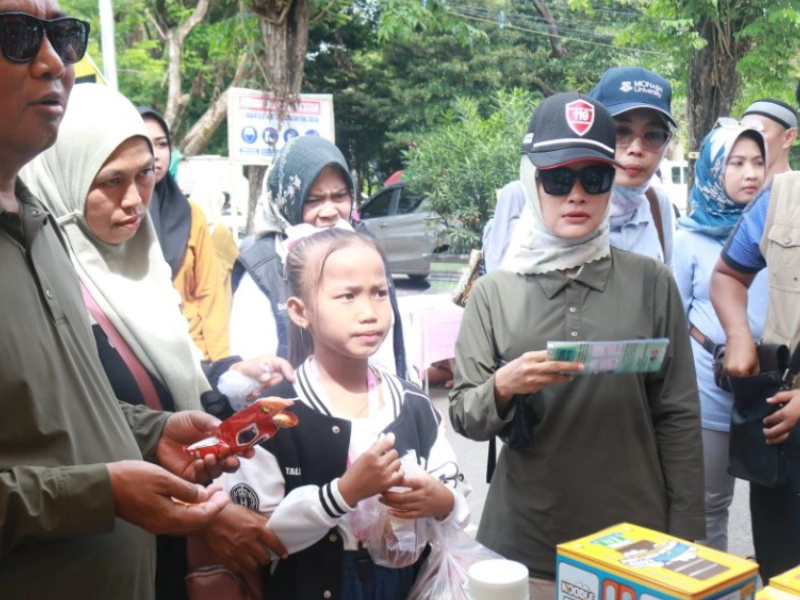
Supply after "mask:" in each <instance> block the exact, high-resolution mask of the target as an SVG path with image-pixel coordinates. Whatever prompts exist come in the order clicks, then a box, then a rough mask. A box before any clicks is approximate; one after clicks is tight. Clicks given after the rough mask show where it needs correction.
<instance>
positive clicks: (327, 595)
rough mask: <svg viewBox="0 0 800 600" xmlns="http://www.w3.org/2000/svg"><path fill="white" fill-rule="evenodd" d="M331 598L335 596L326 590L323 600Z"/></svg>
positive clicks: (323, 593)
mask: <svg viewBox="0 0 800 600" xmlns="http://www.w3.org/2000/svg"><path fill="white" fill-rule="evenodd" d="M331 596H333V594H331V592H330V590H325V591H324V592H322V597H323V598H330V597H331Z"/></svg>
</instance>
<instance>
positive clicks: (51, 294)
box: [44, 290, 53, 300]
mask: <svg viewBox="0 0 800 600" xmlns="http://www.w3.org/2000/svg"><path fill="white" fill-rule="evenodd" d="M44 295H45V296H47V297H48V298H49V299H50V300H52V299H53V292H51V291H50V290H45V292H44Z"/></svg>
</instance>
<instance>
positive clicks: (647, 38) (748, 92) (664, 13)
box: [616, 0, 800, 109]
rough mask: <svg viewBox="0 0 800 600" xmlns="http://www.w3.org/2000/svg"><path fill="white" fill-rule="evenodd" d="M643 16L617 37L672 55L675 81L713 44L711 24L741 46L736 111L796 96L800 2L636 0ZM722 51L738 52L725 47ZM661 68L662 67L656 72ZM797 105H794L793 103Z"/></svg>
mask: <svg viewBox="0 0 800 600" xmlns="http://www.w3.org/2000/svg"><path fill="white" fill-rule="evenodd" d="M633 1H634V2H636V3H638V4H640V5H641V7H642V9H643V17H642V19H641V20H640V21H637V22H635V23H632V24H630V25H629V26H628V27H626V28H624V29H623V30H622V31H621V32H620V33H619V34H618V35H617V37H616V41H617V42H618V43H620V44H622V45H625V44H636V43H647V44H651V45H653V46H654V47H655V48H658V49H659V50H661V51H663V52H666V53H667V54H668V55H669V57H670V58H671V60H670V64H671V65H674V77H675V78H676V79H678V80H685V79H686V76H687V72H688V68H689V64H690V58H691V56H692V54H693V52H695V51H696V50H698V49H700V48H703V47H705V46H706V45H707V43H708V42H707V40H706V39H704V38H703V36H702V35H701V34H700V31H699V30H700V28H701V27H702V26H703V25H704V24H706V23H710V24H711V27H712V28H714V29H715V30H716V33H717V35H716V37H717V39H719V40H721V44H723V45H724V44H726V43H727V42H726V41H725V38H726V36H728V35H729V34H730V35H731V37H732V39H734V40H736V41H737V43H739V47H738V48H737V50H739V51H741V50H744V52H743V53H742V54H741V55H737V59H738V63H737V65H736V69H737V72H738V74H739V76H740V78H741V83H742V87H741V89H740V90H733V91H738V92H739V94H738V95H737V101H736V103H735V107H736V109H741V108H743V107H745V106H747V105H748V104H750V103H751V102H752V101H753V100H755V99H757V98H763V97H768V96H769V97H777V98H781V99H784V100H787V101H790V100H791V99H792V97H793V90H794V86H795V83H796V81H795V79H796V75H797V71H798V67H799V66H800V65H798V60H797V56H798V54H799V53H800V1H798V0H727V1H725V2H722V1H720V0H633ZM720 52H721V53H722V54H726V53H729V52H732V50H731V48H729V47H725V46H723V47H721V49H720ZM656 70H658V69H656ZM792 103H793V104H794V102H792Z"/></svg>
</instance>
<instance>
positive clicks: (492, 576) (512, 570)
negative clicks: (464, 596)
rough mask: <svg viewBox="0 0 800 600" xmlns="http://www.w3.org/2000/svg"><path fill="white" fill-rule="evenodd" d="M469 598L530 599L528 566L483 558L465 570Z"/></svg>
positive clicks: (488, 599)
mask: <svg viewBox="0 0 800 600" xmlns="http://www.w3.org/2000/svg"><path fill="white" fill-rule="evenodd" d="M467 593H468V594H469V597H470V600H530V594H529V584H528V568H527V567H526V566H525V565H522V564H520V563H518V562H515V561H513V560H503V559H497V560H483V561H481V562H479V563H475V564H474V565H472V566H471V567H470V568H469V571H468V572H467Z"/></svg>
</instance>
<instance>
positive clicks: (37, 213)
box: [31, 210, 42, 217]
mask: <svg viewBox="0 0 800 600" xmlns="http://www.w3.org/2000/svg"><path fill="white" fill-rule="evenodd" d="M31 214H32V215H33V216H34V217H38V216H39V215H40V214H42V211H40V210H34V211H33V212H31Z"/></svg>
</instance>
